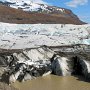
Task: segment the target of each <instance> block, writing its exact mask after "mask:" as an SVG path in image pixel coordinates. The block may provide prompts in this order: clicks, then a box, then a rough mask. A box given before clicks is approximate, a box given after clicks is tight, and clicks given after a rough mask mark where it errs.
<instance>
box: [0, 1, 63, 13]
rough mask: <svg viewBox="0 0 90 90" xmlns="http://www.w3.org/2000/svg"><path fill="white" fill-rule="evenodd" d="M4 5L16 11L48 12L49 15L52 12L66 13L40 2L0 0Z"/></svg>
mask: <svg viewBox="0 0 90 90" xmlns="http://www.w3.org/2000/svg"><path fill="white" fill-rule="evenodd" d="M0 1H1V2H3V3H7V5H8V6H10V7H12V8H15V9H22V10H24V11H39V12H42V11H47V12H48V13H50V12H52V11H60V12H62V13H63V12H64V9H62V8H58V7H54V6H53V7H49V6H48V5H47V3H45V2H43V1H42V0H39V2H37V1H36V0H0Z"/></svg>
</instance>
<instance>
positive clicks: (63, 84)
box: [12, 75, 90, 90]
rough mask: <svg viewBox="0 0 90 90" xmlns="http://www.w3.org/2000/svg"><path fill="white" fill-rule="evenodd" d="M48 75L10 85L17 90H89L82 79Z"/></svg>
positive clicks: (88, 84) (89, 85)
mask: <svg viewBox="0 0 90 90" xmlns="http://www.w3.org/2000/svg"><path fill="white" fill-rule="evenodd" d="M79 78H80V79H78V77H75V76H56V75H48V76H45V77H39V78H37V79H34V80H31V81H26V82H22V83H21V82H15V83H13V84H12V85H13V86H14V87H15V88H17V89H19V90H90V83H89V82H85V81H84V79H83V77H81V76H80V77H79Z"/></svg>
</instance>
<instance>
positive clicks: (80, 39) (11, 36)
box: [0, 23, 90, 49]
mask: <svg viewBox="0 0 90 90" xmlns="http://www.w3.org/2000/svg"><path fill="white" fill-rule="evenodd" d="M89 30H90V25H88V24H87V25H70V24H68V25H67V24H9V23H0V47H1V48H6V49H16V48H17V49H22V48H23V49H25V48H31V47H39V46H42V45H46V46H62V45H74V44H87V45H90V34H89V32H90V31H89Z"/></svg>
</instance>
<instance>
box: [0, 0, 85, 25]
mask: <svg viewBox="0 0 90 90" xmlns="http://www.w3.org/2000/svg"><path fill="white" fill-rule="evenodd" d="M16 1H18V0H15V1H14V2H12V0H9V2H7V1H6V0H4V2H2V0H0V4H1V5H0V21H1V22H8V23H31V24H33V23H44V24H48V23H51V24H52V23H54V24H59V23H60V24H85V23H84V22H82V21H80V20H79V18H78V17H77V16H76V15H75V14H73V12H72V11H71V10H68V9H64V8H59V7H55V6H48V5H44V4H37V3H32V2H31V3H27V2H24V1H22V0H21V2H16Z"/></svg>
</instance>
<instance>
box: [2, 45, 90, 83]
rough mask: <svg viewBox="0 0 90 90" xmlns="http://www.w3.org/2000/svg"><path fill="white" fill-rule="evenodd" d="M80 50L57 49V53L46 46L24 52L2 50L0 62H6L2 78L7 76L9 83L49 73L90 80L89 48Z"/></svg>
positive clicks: (70, 48)
mask: <svg viewBox="0 0 90 90" xmlns="http://www.w3.org/2000/svg"><path fill="white" fill-rule="evenodd" d="M81 46H82V45H81ZM81 46H80V48H82V47H81ZM86 47H87V48H86ZM63 48H65V49H63ZM67 48H68V49H69V50H70V51H71V50H72V49H73V51H74V52H70V51H67ZM80 48H77V50H79V52H77V50H76V46H72V47H61V48H60V47H59V48H58V50H59V51H55V50H56V49H55V48H52V47H51V49H50V47H47V46H42V47H39V48H32V49H26V50H3V52H1V53H0V58H1V59H0V61H2V58H3V60H4V62H5V61H7V62H5V63H2V66H3V64H4V65H6V66H7V67H6V68H5V71H3V74H2V78H3V76H7V77H8V80H9V83H13V82H15V81H16V80H19V81H26V80H31V79H35V78H36V77H39V76H45V75H48V74H51V73H52V74H55V75H59V76H60V75H61V76H67V75H72V74H81V75H83V76H84V77H85V78H90V63H89V59H90V57H89V52H87V49H88V50H89V48H88V46H85V47H84V46H83V48H84V51H80V50H82V49H80Z"/></svg>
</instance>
